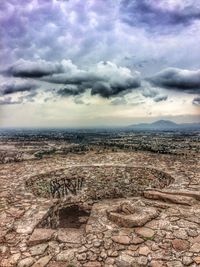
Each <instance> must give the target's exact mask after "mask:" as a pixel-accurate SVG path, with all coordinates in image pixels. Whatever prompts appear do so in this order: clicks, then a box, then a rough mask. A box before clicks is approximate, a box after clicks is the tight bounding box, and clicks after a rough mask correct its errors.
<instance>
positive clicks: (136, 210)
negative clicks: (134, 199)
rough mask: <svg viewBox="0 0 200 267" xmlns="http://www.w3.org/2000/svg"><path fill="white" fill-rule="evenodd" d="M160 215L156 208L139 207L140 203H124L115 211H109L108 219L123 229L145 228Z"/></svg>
mask: <svg viewBox="0 0 200 267" xmlns="http://www.w3.org/2000/svg"><path fill="white" fill-rule="evenodd" d="M158 215H159V212H158V210H157V209H156V208H153V207H143V206H138V203H136V204H134V203H131V202H122V203H121V204H120V205H119V206H118V207H117V208H116V209H115V210H108V211H107V217H108V218H109V219H110V220H111V221H112V222H114V223H116V224H118V225H119V226H123V227H137V226H143V225H144V224H146V223H147V222H149V221H151V220H152V219H154V218H156V217H157V216H158Z"/></svg>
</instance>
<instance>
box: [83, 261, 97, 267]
mask: <svg viewBox="0 0 200 267" xmlns="http://www.w3.org/2000/svg"><path fill="white" fill-rule="evenodd" d="M83 267H101V263H100V262H98V261H91V262H87V263H85V264H83Z"/></svg>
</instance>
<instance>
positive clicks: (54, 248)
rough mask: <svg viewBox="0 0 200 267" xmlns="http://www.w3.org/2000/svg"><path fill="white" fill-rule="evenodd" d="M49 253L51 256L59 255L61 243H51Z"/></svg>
mask: <svg viewBox="0 0 200 267" xmlns="http://www.w3.org/2000/svg"><path fill="white" fill-rule="evenodd" d="M48 245H49V247H48V252H49V254H53V255H54V254H58V253H59V252H60V247H59V243H58V242H57V241H50V242H49V243H48Z"/></svg>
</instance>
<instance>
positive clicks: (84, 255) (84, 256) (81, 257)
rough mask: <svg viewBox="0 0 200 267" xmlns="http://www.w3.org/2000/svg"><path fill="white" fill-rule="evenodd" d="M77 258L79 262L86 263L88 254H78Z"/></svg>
mask: <svg viewBox="0 0 200 267" xmlns="http://www.w3.org/2000/svg"><path fill="white" fill-rule="evenodd" d="M76 258H77V260H78V261H85V260H86V259H87V254H86V253H82V254H78V255H77V256H76Z"/></svg>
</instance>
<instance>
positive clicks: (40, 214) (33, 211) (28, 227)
mask: <svg viewBox="0 0 200 267" xmlns="http://www.w3.org/2000/svg"><path fill="white" fill-rule="evenodd" d="M49 209H50V207H49V206H46V205H43V206H32V207H31V208H30V209H29V210H28V211H26V213H25V214H24V215H23V217H22V219H20V220H19V221H17V222H16V223H15V229H16V232H17V233H19V234H30V233H32V232H33V230H34V228H35V227H36V225H37V224H38V223H39V222H41V220H42V219H43V218H44V216H45V215H46V214H47V213H48V212H49ZM43 230H44V229H43Z"/></svg>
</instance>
